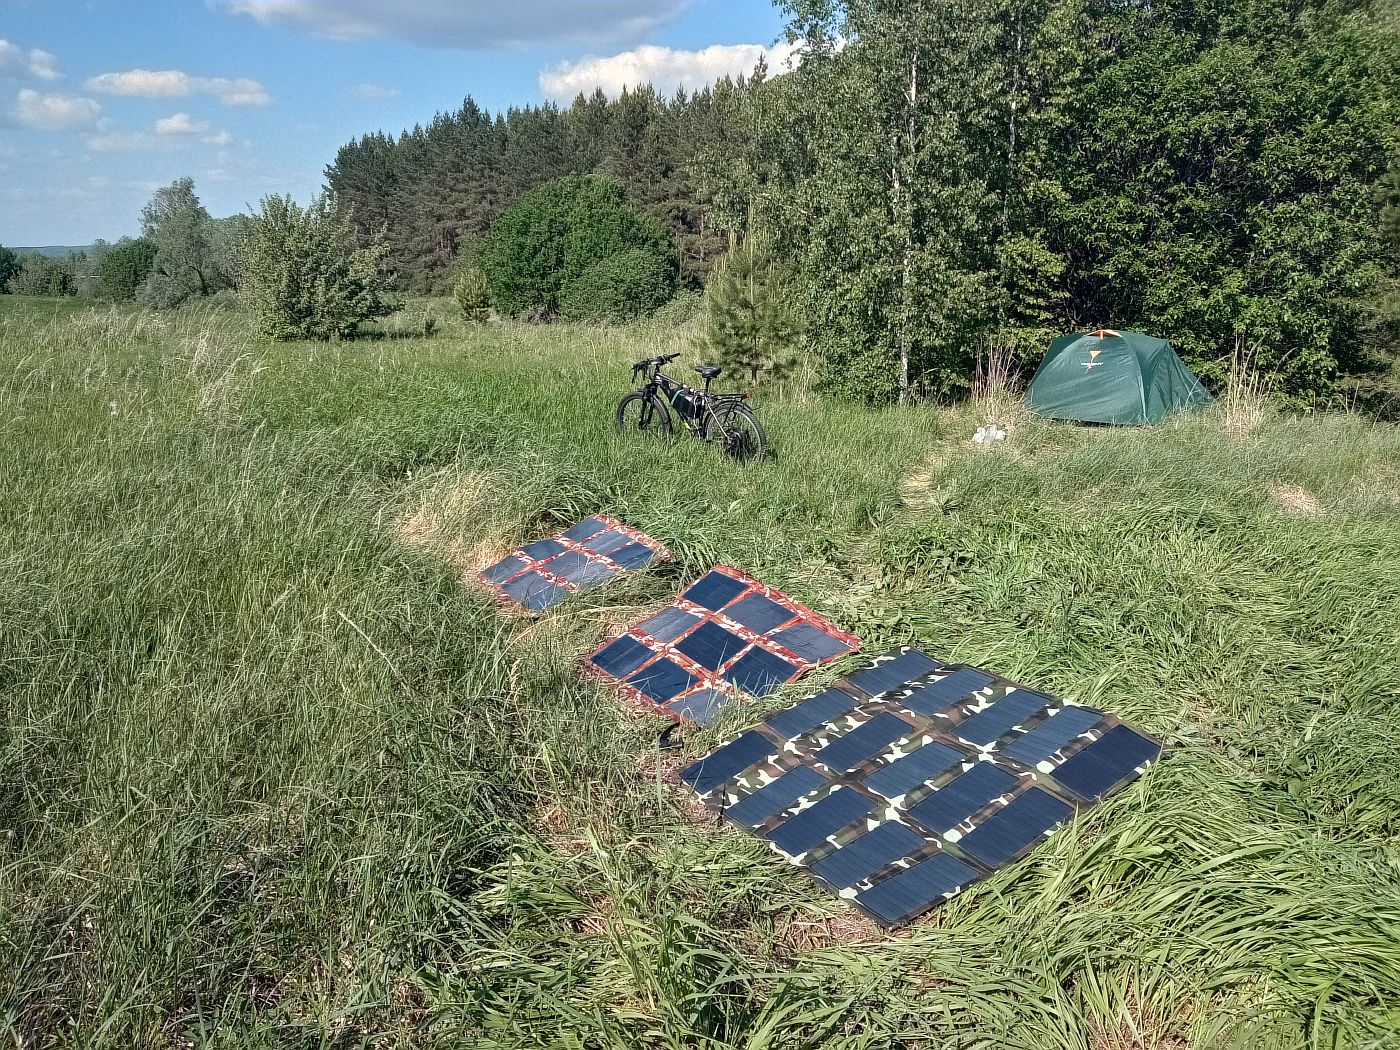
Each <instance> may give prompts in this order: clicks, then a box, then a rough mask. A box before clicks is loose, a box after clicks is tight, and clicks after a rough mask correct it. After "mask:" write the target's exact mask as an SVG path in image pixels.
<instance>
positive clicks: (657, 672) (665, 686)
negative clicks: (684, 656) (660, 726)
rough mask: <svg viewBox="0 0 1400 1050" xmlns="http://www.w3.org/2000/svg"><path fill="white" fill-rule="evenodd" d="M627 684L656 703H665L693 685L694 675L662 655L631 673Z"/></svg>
mask: <svg viewBox="0 0 1400 1050" xmlns="http://www.w3.org/2000/svg"><path fill="white" fill-rule="evenodd" d="M627 684H628V685H630V686H631V687H632V688H633V689H635V690H637V691H638V692H639V693H641V694H642V695H643V696H647V697H650V698H651V699H652V700H654V701H655V702H656V703H658V704H665V703H666V702H667V701H668V700H671V699H673V698H674V697H676V696H679V695H680V694H681V693H683V692H685V691H686V690H687V689H689V688H690V687H691V686H692V685H694V684H695V676H694V675H693V674H691V673H690V672H689V671H687V670H686V669H685V668H683V667H681V666H680V665H679V664H677V663H676V662H675V661H673V660H668V659H667V658H666V657H664V656H663V657H662V658H661V659H660V660H657V661H655V662H654V663H650V664H648V665H647V666H645V667H643V668H642V669H641V670H640V671H637V672H636V673H635V674H633V675H632V676H631V677H630V678H628V679H627Z"/></svg>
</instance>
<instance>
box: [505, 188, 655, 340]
mask: <svg viewBox="0 0 1400 1050" xmlns="http://www.w3.org/2000/svg"><path fill="white" fill-rule="evenodd" d="M631 250H638V251H642V252H646V253H648V254H649V255H651V256H652V257H653V258H654V259H655V263H654V264H648V265H647V266H646V267H641V265H640V264H635V265H637V266H638V269H639V273H640V272H645V273H646V274H648V275H650V276H649V277H647V278H646V279H645V281H644V282H643V283H649V282H651V281H653V280H655V281H659V282H660V284H661V285H662V286H664V287H665V289H666V295H665V298H662V299H661V302H664V301H665V299H666V298H669V297H670V294H671V293H672V292H673V291H674V290H675V284H676V271H677V269H678V262H677V259H676V250H675V246H674V245H673V244H672V243H671V238H670V235H669V234H668V233H667V232H666V230H665V228H664V227H663V226H662V225H661V224H660V223H658V222H657V221H656V220H655V219H652V218H650V217H649V216H646V215H643V214H642V213H641V212H639V211H638V210H637V209H636V208H635V207H633V206H632V204H631V203H630V202H629V201H628V200H627V195H626V193H625V192H624V191H623V189H622V187H621V185H619V184H618V183H616V182H612V181H610V180H608V179H603V178H598V177H595V176H581V177H571V178H565V179H556V180H555V181H553V182H547V183H545V184H544V185H543V186H540V187H538V188H536V189H534V190H532V191H531V192H529V193H527V194H526V195H525V196H524V197H522V198H521V199H520V200H519V201H517V202H516V204H515V205H513V206H512V207H511V208H510V209H508V210H507V211H506V212H505V213H504V214H503V215H502V216H501V217H500V218H499V219H498V220H497V221H496V225H495V226H494V227H493V228H492V230H491V234H490V236H489V237H487V239H486V241H485V242H484V243H483V245H482V248H481V255H480V266H481V271H482V274H483V275H484V276H485V278H486V283H487V288H488V291H489V294H490V297H491V302H492V303H493V304H494V305H495V307H496V309H498V310H500V311H501V312H502V313H506V314H509V315H510V316H512V317H526V316H539V317H544V318H548V317H552V316H554V315H555V314H557V313H558V312H559V310H560V301H561V297H562V296H563V293H564V290H565V289H566V288H568V287H569V286H571V285H573V284H574V283H575V282H576V281H581V280H583V277H584V274H585V272H586V271H588V270H589V269H590V268H591V267H593V266H594V265H595V264H597V263H599V262H601V261H603V260H604V259H607V258H609V257H610V256H613V255H617V254H619V253H621V252H627V251H631ZM599 280H601V278H600V277H599V276H598V275H594V276H591V277H589V278H588V279H587V282H585V283H593V282H597V281H599ZM582 294H583V293H582V289H581V288H580V289H579V290H577V291H575V292H571V294H570V300H571V302H576V301H577V298H578V296H580V295H582ZM657 305H659V303H658V304H657ZM637 312H640V310H638V311H633V313H632V314H630V315H629V316H635V314H636V313H637Z"/></svg>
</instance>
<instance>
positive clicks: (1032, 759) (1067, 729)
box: [1001, 707, 1103, 766]
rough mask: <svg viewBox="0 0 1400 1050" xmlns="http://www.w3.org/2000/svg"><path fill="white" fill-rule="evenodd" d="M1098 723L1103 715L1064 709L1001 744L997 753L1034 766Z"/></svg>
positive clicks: (1089, 711)
mask: <svg viewBox="0 0 1400 1050" xmlns="http://www.w3.org/2000/svg"><path fill="white" fill-rule="evenodd" d="M1102 721H1103V712H1102V711H1096V710H1095V709H1094V708H1092V707H1066V708H1064V709H1063V710H1062V711H1060V712H1059V713H1058V714H1056V715H1053V716H1052V717H1050V718H1047V719H1046V720H1045V721H1044V722H1041V723H1040V725H1038V726H1036V727H1035V728H1034V729H1032V730H1030V731H1029V732H1027V733H1025V734H1023V735H1022V736H1018V737H1017V738H1016V739H1015V740H1013V741H1011V742H1010V743H1009V744H1004V745H1003V746H1002V748H1001V753H1002V754H1003V755H1005V756H1006V757H1007V758H1011V759H1015V760H1016V761H1017V762H1022V763H1024V764H1026V765H1028V766H1034V765H1036V764H1037V763H1039V762H1044V761H1045V760H1046V759H1047V758H1049V757H1050V756H1051V755H1053V754H1054V753H1055V752H1056V751H1058V750H1060V749H1061V748H1062V747H1064V746H1065V745H1066V744H1068V743H1069V742H1070V741H1071V740H1073V739H1074V738H1075V737H1077V736H1082V735H1083V734H1084V733H1087V732H1088V731H1089V730H1090V729H1093V728H1094V726H1096V725H1098V724H1099V723H1100V722H1102Z"/></svg>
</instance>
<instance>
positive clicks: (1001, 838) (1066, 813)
mask: <svg viewBox="0 0 1400 1050" xmlns="http://www.w3.org/2000/svg"><path fill="white" fill-rule="evenodd" d="M1072 816H1074V807H1073V806H1071V805H1069V804H1068V803H1065V802H1061V801H1060V800H1059V799H1057V798H1056V797H1055V796H1054V795H1052V794H1050V793H1049V792H1046V791H1042V790H1041V789H1040V788H1038V787H1033V788H1029V789H1028V790H1027V791H1026V792H1025V793H1023V794H1020V795H1017V796H1016V797H1015V798H1013V799H1012V800H1011V801H1010V802H1009V803H1007V805H1006V806H1005V807H1004V808H1003V809H1001V810H998V811H997V812H996V813H994V814H992V815H991V816H990V817H988V818H987V819H986V820H984V821H983V822H982V823H981V824H979V825H978V826H977V827H976V828H975V829H974V830H972V831H970V832H968V833H967V834H966V835H964V836H963V837H962V838H960V839H959V840H958V847H959V848H960V849H961V850H962V851H963V852H964V853H966V854H968V855H969V856H970V857H972V859H973V860H979V861H981V862H982V863H983V864H985V865H986V866H987V867H989V868H1000V867H1001V866H1002V865H1004V864H1007V863H1009V862H1010V861H1012V860H1014V859H1015V858H1016V856H1017V855H1019V854H1020V853H1021V852H1023V851H1024V850H1025V849H1027V848H1028V847H1029V846H1031V845H1033V844H1034V843H1036V842H1037V841H1039V840H1040V839H1041V838H1043V837H1044V836H1045V835H1046V834H1048V833H1049V832H1050V830H1051V829H1052V828H1054V827H1056V826H1057V825H1059V824H1063V823H1064V822H1065V821H1067V820H1069V818H1070V817H1072Z"/></svg>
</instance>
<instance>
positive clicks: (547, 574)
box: [478, 514, 671, 612]
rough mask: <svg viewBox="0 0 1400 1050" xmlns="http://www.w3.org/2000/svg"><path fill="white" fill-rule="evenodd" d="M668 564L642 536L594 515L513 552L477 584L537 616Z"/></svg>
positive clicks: (662, 552) (666, 554)
mask: <svg viewBox="0 0 1400 1050" xmlns="http://www.w3.org/2000/svg"><path fill="white" fill-rule="evenodd" d="M670 559H671V552H670V551H668V550H667V549H666V548H665V547H664V546H662V544H661V543H660V542H658V541H657V540H654V539H652V538H651V537H650V536H648V535H647V534H646V533H644V532H641V531H639V530H637V529H634V528H632V527H631V526H629V525H624V524H623V523H622V522H620V521H618V520H617V519H616V518H610V517H608V516H607V515H606V514H595V515H593V516H591V517H588V518H585V519H583V521H581V522H579V523H578V524H577V525H573V526H571V527H570V528H568V529H565V530H564V531H563V532H560V533H557V534H556V535H554V536H550V537H547V538H546V539H542V540H536V541H535V542H533V543H527V544H525V545H524V546H522V547H519V548H517V549H516V550H514V551H512V552H511V553H510V554H508V555H506V557H504V558H502V559H501V560H500V561H498V562H496V563H495V564H494V565H492V566H490V567H488V568H486V569H483V570H482V571H481V572H480V573H479V574H478V578H479V579H480V580H481V582H482V583H483V584H484V585H485V586H486V587H488V588H489V589H490V590H491V591H492V592H494V593H495V594H496V596H497V597H499V598H500V599H502V600H503V601H506V602H511V603H513V604H519V605H524V606H525V607H526V608H527V609H530V610H531V611H533V612H541V611H543V610H545V609H549V608H552V607H554V606H556V605H558V604H559V603H560V602H563V601H564V600H566V599H567V598H568V597H569V596H570V595H571V594H573V593H575V592H577V591H580V590H586V589H587V588H589V587H592V586H596V585H597V584H600V583H603V582H604V581H606V580H609V579H611V578H612V577H614V576H620V575H622V574H623V573H625V572H636V571H638V570H640V569H644V568H647V567H649V566H651V565H655V564H658V563H660V562H665V561H669V560H670Z"/></svg>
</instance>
